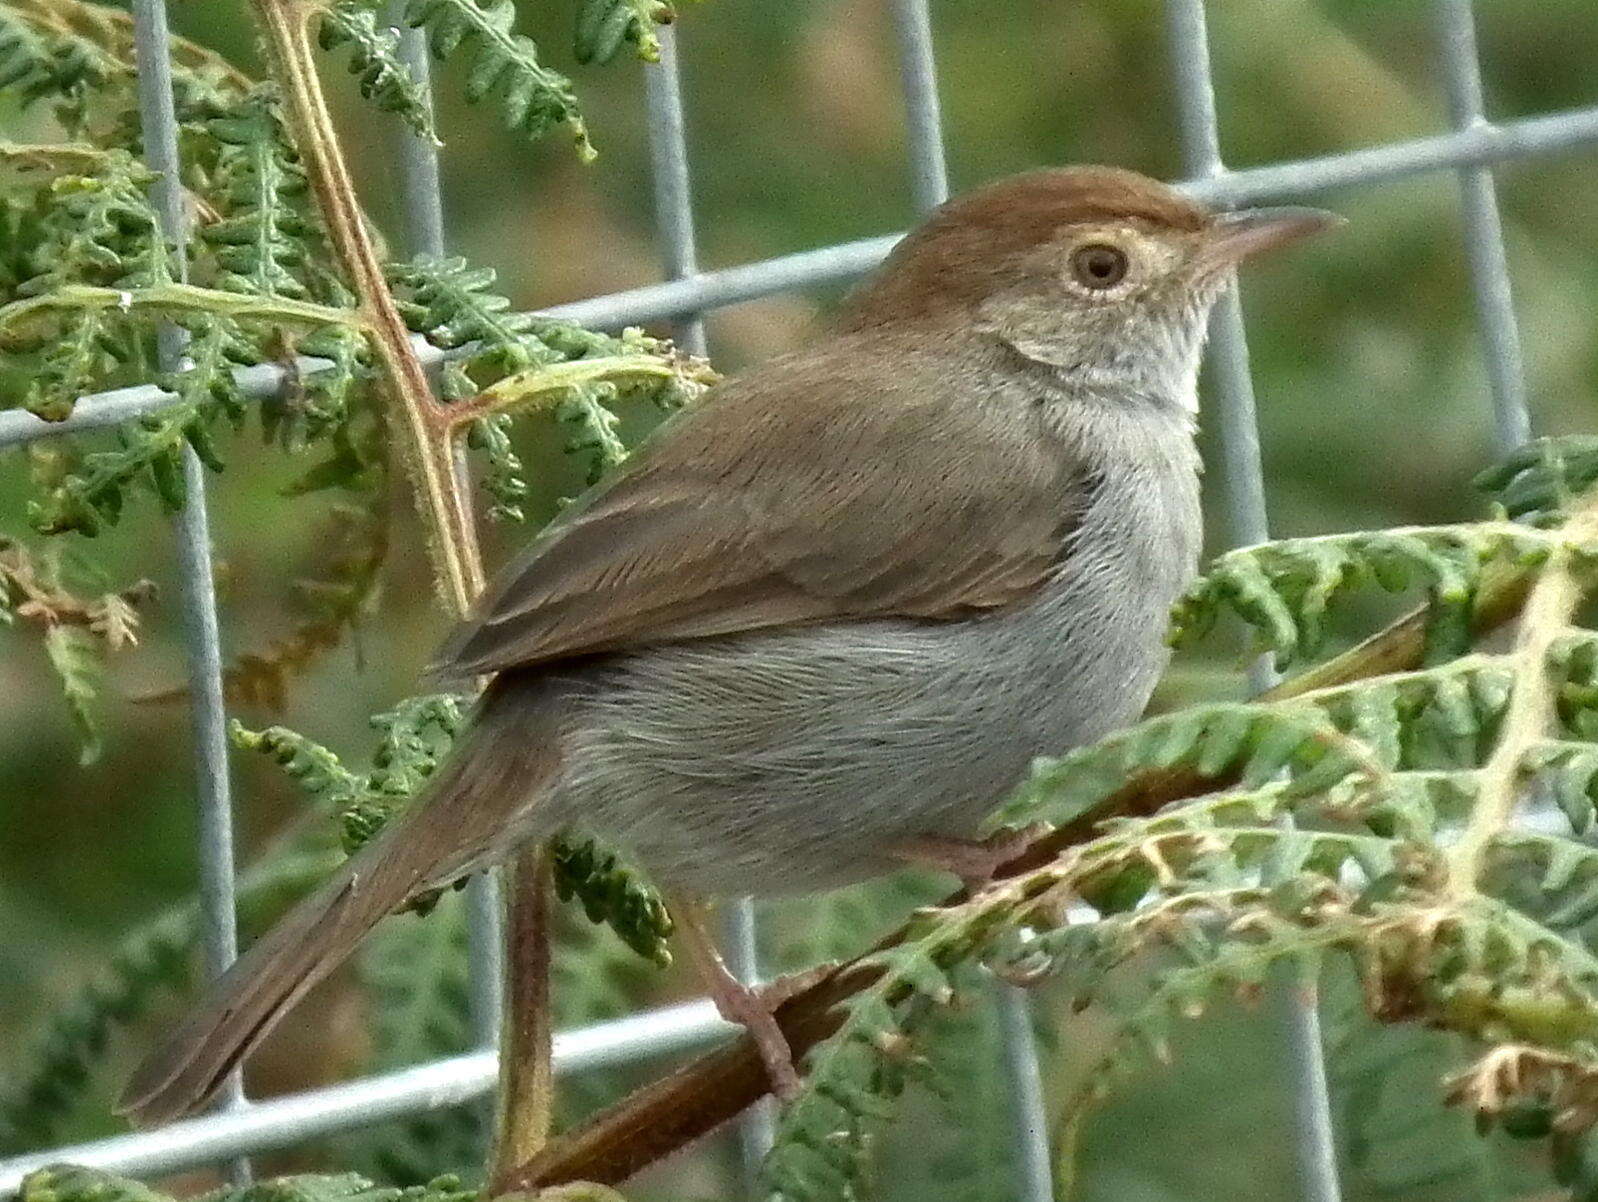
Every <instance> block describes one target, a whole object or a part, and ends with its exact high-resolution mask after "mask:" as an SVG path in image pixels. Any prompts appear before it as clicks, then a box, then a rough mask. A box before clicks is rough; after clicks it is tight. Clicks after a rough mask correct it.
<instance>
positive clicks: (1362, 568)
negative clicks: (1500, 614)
mask: <svg viewBox="0 0 1598 1202" xmlns="http://www.w3.org/2000/svg"><path fill="white" fill-rule="evenodd" d="M1551 545H1552V544H1551V543H1550V541H1549V539H1548V537H1547V536H1546V535H1545V534H1544V533H1543V532H1542V531H1539V530H1537V529H1534V528H1531V527H1527V526H1523V525H1517V524H1513V523H1509V522H1497V523H1487V522H1483V523H1475V524H1467V525H1457V526H1430V527H1426V526H1413V527H1404V528H1400V529H1396V530H1382V531H1375V532H1370V533H1365V532H1361V533H1356V534H1338V535H1328V536H1323V537H1318V538H1300V539H1287V540H1284V541H1282V542H1274V543H1265V544H1263V545H1261V546H1257V547H1242V548H1240V549H1238V550H1236V551H1230V552H1228V553H1227V554H1225V555H1223V556H1221V557H1220V558H1219V559H1218V560H1216V561H1215V563H1214V564H1213V565H1212V566H1211V567H1210V570H1209V571H1208V572H1206V573H1205V574H1204V576H1203V577H1202V578H1201V579H1200V580H1199V581H1198V583H1196V584H1195V585H1194V586H1193V587H1192V588H1191V589H1190V590H1189V591H1188V593H1187V595H1186V596H1185V597H1184V598H1183V599H1182V601H1181V603H1180V604H1179V605H1178V606H1177V609H1176V612H1175V615H1174V634H1173V638H1174V639H1175V640H1176V641H1178V642H1180V641H1184V640H1188V639H1191V638H1193V637H1196V636H1197V635H1199V634H1201V633H1203V632H1204V631H1206V630H1207V629H1208V628H1209V627H1210V626H1211V625H1212V624H1213V622H1214V619H1215V617H1216V615H1217V614H1218V613H1219V612H1220V611H1222V610H1223V609H1224V610H1230V611H1232V612H1233V613H1235V614H1236V615H1237V616H1238V617H1240V618H1241V619H1242V620H1243V621H1244V622H1246V623H1248V624H1249V625H1250V626H1252V627H1254V628H1255V630H1256V631H1258V632H1259V634H1260V636H1261V640H1262V641H1263V642H1264V643H1265V645H1266V646H1267V647H1268V648H1270V649H1271V650H1273V651H1275V653H1276V662H1277V664H1278V665H1279V666H1284V667H1285V666H1287V665H1289V664H1291V663H1292V662H1294V661H1295V660H1298V659H1302V658H1305V657H1308V656H1312V655H1314V654H1315V653H1316V652H1317V651H1319V650H1320V648H1321V645H1322V643H1323V642H1324V639H1325V617H1326V611H1327V607H1328V606H1329V605H1330V604H1331V603H1332V602H1333V601H1334V600H1335V599H1336V598H1337V597H1338V596H1339V595H1340V594H1341V593H1342V592H1343V591H1344V590H1346V589H1349V588H1352V587H1354V586H1356V585H1359V584H1363V583H1365V582H1367V581H1375V582H1376V583H1378V584H1380V585H1381V586H1382V587H1383V588H1385V589H1388V590H1390V591H1394V592H1396V591H1400V590H1403V589H1406V588H1409V587H1411V585H1412V584H1415V583H1417V582H1418V583H1420V584H1421V585H1422V586H1423V587H1424V588H1425V590H1426V594H1427V598H1428V603H1429V606H1430V624H1429V630H1428V642H1429V645H1431V646H1432V647H1433V648H1434V649H1435V655H1443V656H1446V655H1447V654H1449V653H1452V654H1459V653H1460V651H1461V650H1462V649H1463V648H1464V646H1465V645H1466V644H1468V642H1469V626H1468V617H1469V613H1470V607H1471V604H1472V602H1473V600H1474V598H1475V595H1476V592H1477V590H1478V588H1479V586H1480V583H1481V579H1482V573H1483V571H1484V570H1485V569H1486V567H1487V566H1488V565H1489V564H1493V563H1501V564H1508V565H1514V566H1518V567H1522V568H1533V567H1535V566H1536V565H1538V564H1539V563H1541V562H1542V561H1543V560H1544V559H1545V558H1546V557H1547V555H1548V551H1549V548H1550V546H1551ZM1594 550H1598V548H1594ZM1434 657H1435V656H1434Z"/></svg>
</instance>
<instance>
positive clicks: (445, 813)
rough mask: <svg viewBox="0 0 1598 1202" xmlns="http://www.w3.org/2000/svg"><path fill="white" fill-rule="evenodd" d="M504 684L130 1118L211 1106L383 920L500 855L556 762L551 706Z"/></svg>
mask: <svg viewBox="0 0 1598 1202" xmlns="http://www.w3.org/2000/svg"><path fill="white" fill-rule="evenodd" d="M502 680H503V681H504V683H501V682H500V681H496V682H495V685H494V686H493V687H492V688H491V689H490V691H489V693H488V694H487V695H486V696H485V697H484V701H483V704H482V706H481V707H480V710H479V713H478V716H477V718H476V719H475V720H474V722H473V724H472V727H471V729H470V730H469V732H468V733H467V735H466V737H465V738H464V739H463V740H462V741H461V743H460V744H459V745H458V746H457V749H456V751H455V753H454V754H453V755H452V756H451V757H450V760H449V762H448V763H446V764H445V765H444V767H443V768H442V769H441V770H440V771H439V773H438V775H437V776H435V777H434V779H433V781H432V782H430V783H429V786H428V788H427V790H426V791H425V792H424V793H423V794H422V795H421V796H419V797H418V798H417V799H416V800H415V802H413V803H412V805H411V806H410V808H409V809H408V810H407V811H406V812H405V813H404V814H403V815H401V816H400V817H399V818H398V819H397V820H396V821H395V822H394V823H392V824H391V825H390V827H389V829H387V830H385V831H384V832H383V833H382V834H381V835H379V836H378V838H377V839H375V840H374V841H373V842H372V843H371V844H369V845H368V846H367V847H366V848H364V849H362V851H361V852H359V853H358V854H357V855H355V856H354V857H352V858H351V859H350V860H349V861H348V862H347V863H346V864H344V865H343V866H342V868H340V870H339V871H338V872H337V873H335V874H334V876H333V878H332V879H331V880H329V881H328V882H327V883H326V884H325V885H323V886H322V887H321V888H320V889H318V890H317V891H316V892H315V893H313V894H312V895H311V896H309V897H307V898H305V899H304V900H302V901H301V902H300V903H299V904H298V905H296V906H295V907H294V908H293V909H292V910H291V911H290V912H289V913H288V915H287V916H286V917H284V918H283V919H282V920H281V921H280V922H279V923H278V924H277V925H276V926H275V927H273V928H272V930H270V931H268V932H267V933H266V934H265V935H263V936H262V937H261V938H260V939H259V940H257V941H256V943H255V945H254V946H253V947H251V948H250V950H249V951H248V952H247V953H246V954H245V955H244V956H243V957H242V958H241V959H240V960H239V961H238V962H237V963H236V964H234V965H233V967H232V968H230V969H229V970H228V972H227V973H226V974H224V975H223V977H222V978H221V980H219V981H218V982H217V983H216V985H215V987H214V989H213V990H212V993H211V995H210V997H209V998H208V999H207V1000H206V1002H205V1003H204V1004H203V1005H202V1006H200V1007H199V1008H198V1009H197V1010H195V1011H194V1012H193V1013H192V1014H191V1015H190V1016H189V1017H188V1018H187V1019H186V1020H185V1021H184V1022H183V1023H182V1025H180V1026H179V1027H178V1028H177V1030H176V1031H175V1032H173V1034H172V1035H171V1036H170V1038H168V1040H167V1041H166V1042H165V1043H164V1044H163V1045H162V1046H161V1047H160V1048H158V1049H157V1050H156V1051H155V1052H154V1053H153V1054H152V1055H151V1056H150V1057H149V1058H148V1059H146V1060H145V1061H144V1063H143V1064H142V1065H141V1066H140V1067H139V1069H138V1071H137V1072H135V1073H134V1075H133V1077H132V1079H131V1080H130V1081H129V1082H128V1086H127V1089H126V1090H125V1091H124V1092H123V1095H122V1098H121V1101H120V1103H119V1107H118V1108H119V1109H120V1110H121V1111H122V1112H123V1113H125V1114H127V1115H129V1116H131V1117H132V1118H133V1119H134V1120H135V1121H136V1122H138V1123H139V1124H141V1125H153V1124H157V1123H163V1122H167V1121H169V1120H171V1119H175V1118H179V1117H181V1116H183V1115H185V1114H188V1113H191V1112H193V1111H195V1110H198V1109H200V1108H202V1107H203V1106H204V1105H205V1104H206V1103H207V1102H208V1101H210V1100H211V1099H212V1098H213V1097H214V1096H215V1095H216V1093H217V1091H218V1090H219V1089H220V1088H221V1086H222V1083H223V1081H224V1080H226V1079H227V1077H228V1075H229V1074H230V1073H231V1072H232V1071H233V1070H234V1069H235V1068H237V1067H238V1065H239V1064H240V1063H242V1062H243V1060H244V1058H245V1057H246V1056H248V1055H249V1053H250V1052H251V1051H253V1050H254V1049H255V1047H256V1046H258V1045H259V1044H260V1042H261V1040H263V1039H264V1038H265V1037H266V1035H267V1033H268V1032H269V1031H271V1029H272V1028H273V1027H274V1026H275V1025H276V1024H277V1022H278V1020H279V1019H281V1018H282V1017H283V1015H284V1014H286V1013H287V1012H288V1011H289V1010H290V1009H291V1008H292V1007H293V1006H294V1005H295V1003H296V1002H298V1001H299V1000H300V999H301V998H302V997H304V995H305V994H306V992H307V991H309V990H310V989H311V987H312V986H314V985H315V984H316V983H317V982H318V981H320V980H321V979H322V978H323V977H325V976H327V974H328V973H330V972H332V971H333V969H334V968H336V967H338V965H339V964H341V963H342V962H343V961H344V960H345V959H347V958H348V957H349V955H350V954H351V953H352V952H353V951H354V950H355V948H356V946H357V945H358V944H359V943H360V941H361V939H362V938H363V937H364V936H365V935H366V933H367V932H368V931H370V930H371V929H372V928H373V927H374V926H376V925H377V923H378V922H380V921H381V920H382V919H383V918H384V917H385V916H386V915H388V914H390V913H392V912H393V911H395V910H397V909H399V908H400V907H401V906H403V905H404V904H405V902H406V901H408V900H409V899H411V898H413V897H415V896H417V895H418V894H420V893H424V892H426V891H427V890H430V889H436V888H439V887H440V886H443V885H448V884H450V883H451V882H453V881H455V880H457V879H458V878H460V877H462V876H465V875H466V874H468V873H470V872H472V871H473V870H475V869H477V868H479V867H481V866H483V864H484V863H486V862H487V861H488V860H489V859H491V858H492V857H494V856H495V855H497V854H498V853H499V850H500V848H499V844H500V843H501V841H502V840H503V837H504V834H505V831H506V828H507V827H508V826H510V825H511V823H512V821H513V819H517V818H519V815H518V813H517V811H519V810H521V809H522V808H523V807H525V806H527V805H528V804H529V802H530V801H531V800H532V799H533V798H534V797H536V795H537V794H538V793H540V792H543V791H544V790H545V789H547V786H548V783H549V781H550V779H551V777H552V776H553V769H554V766H555V763H556V759H557V752H556V748H555V743H554V739H553V737H552V736H553V734H554V731H553V729H552V726H553V723H552V722H548V721H540V720H539V719H540V717H546V718H547V717H548V716H549V714H548V711H549V710H550V709H551V707H550V706H549V705H547V704H544V703H542V702H543V699H542V698H541V697H539V696H538V695H537V694H536V692H534V690H532V689H529V688H528V687H527V686H526V685H525V684H519V683H518V682H512V681H509V680H505V679H504V678H502ZM540 711H543V712H542V713H541V712H540ZM543 826H544V824H543V823H541V822H538V821H536V820H535V821H534V822H533V823H532V824H531V825H530V826H529V827H527V829H526V830H525V833H524V834H523V832H518V834H522V836H523V837H524V838H527V839H531V838H539V837H543V836H545V835H548V834H551V833H553V829H554V822H553V820H552V821H551V822H550V824H549V829H548V830H545V829H543ZM518 841H520V840H518Z"/></svg>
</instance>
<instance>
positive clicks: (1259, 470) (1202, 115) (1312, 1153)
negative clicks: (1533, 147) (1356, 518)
mask: <svg viewBox="0 0 1598 1202" xmlns="http://www.w3.org/2000/svg"><path fill="white" fill-rule="evenodd" d="M1166 26H1167V34H1168V36H1169V39H1170V48H1171V59H1172V68H1173V75H1174V76H1175V81H1176V97H1177V115H1178V128H1179V132H1180V135H1181V143H1182V154H1183V159H1184V166H1185V168H1186V170H1187V172H1188V174H1190V175H1192V176H1195V177H1198V178H1201V179H1220V178H1224V177H1225V176H1226V175H1227V170H1226V165H1225V163H1224V162H1223V161H1222V159H1221V141H1220V125H1219V120H1218V116H1217V113H1216V109H1215V87H1214V80H1213V76H1212V74H1211V65H1210V50H1209V31H1208V29H1207V27H1206V22H1205V14H1204V0H1167V3H1166ZM1209 365H1210V371H1211V373H1212V379H1213V381H1214V383H1215V388H1216V392H1217V393H1218V394H1219V400H1220V406H1219V408H1220V433H1221V458H1222V483H1223V488H1224V492H1225V496H1226V509H1227V516H1228V518H1229V525H1230V537H1231V541H1232V543H1233V544H1234V545H1243V544H1248V543H1258V542H1264V541H1265V539H1266V538H1268V537H1269V534H1270V532H1269V527H1268V524H1267V521H1266V515H1265V473H1264V468H1263V466H1262V464H1261V460H1260V441H1259V422H1258V411H1257V407H1256V404H1255V399H1254V379H1253V375H1252V374H1251V373H1250V371H1249V363H1248V341H1247V335H1246V334H1245V332H1244V327H1243V306H1242V302H1241V300H1240V299H1239V297H1238V292H1237V288H1236V286H1233V287H1232V288H1229V289H1228V290H1227V293H1226V295H1225V296H1224V297H1223V298H1222V299H1221V302H1220V303H1219V304H1218V305H1217V306H1216V308H1215V312H1214V314H1213V316H1212V318H1211V322H1210V354H1209ZM1272 675H1273V674H1272V671H1271V668H1270V665H1269V663H1268V662H1267V661H1266V660H1265V659H1264V658H1263V657H1262V658H1261V659H1259V660H1257V661H1256V662H1255V664H1254V667H1253V670H1252V671H1251V673H1250V677H1251V683H1252V684H1253V685H1254V686H1255V688H1256V690H1259V689H1264V688H1266V687H1268V686H1269V685H1270V683H1271V681H1272ZM1282 1010H1283V1014H1284V1019H1285V1029H1286V1042H1287V1052H1288V1061H1289V1064H1290V1066H1291V1071H1292V1083H1291V1085H1292V1095H1293V1112H1294V1119H1295V1122H1294V1124H1293V1136H1294V1141H1293V1148H1294V1152H1295V1155H1296V1158H1297V1163H1298V1176H1299V1182H1300V1186H1301V1189H1302V1192H1303V1196H1304V1197H1305V1198H1306V1199H1309V1200H1311V1202H1338V1200H1339V1199H1340V1198H1341V1196H1342V1191H1341V1189H1340V1187H1339V1184H1338V1178H1337V1143H1336V1139H1335V1134H1334V1132H1333V1129H1332V1111H1331V1098H1330V1092H1329V1089H1328V1087H1327V1081H1326V1054H1325V1048H1324V1045H1323V1041H1322V1038H1321V1025H1320V1007H1319V991H1318V989H1317V987H1316V984H1315V982H1314V981H1292V982H1288V983H1286V985H1285V987H1283V988H1282Z"/></svg>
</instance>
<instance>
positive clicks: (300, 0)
mask: <svg viewBox="0 0 1598 1202" xmlns="http://www.w3.org/2000/svg"><path fill="white" fill-rule="evenodd" d="M253 3H254V5H255V10H256V12H257V14H258V16H259V19H260V22H261V26H262V28H263V30H264V31H265V34H266V40H267V45H268V48H269V51H270V55H271V60H272V63H273V65H274V67H275V72H274V74H275V75H276V77H277V79H278V81H279V83H280V84H281V85H282V87H283V92H284V97H285V100H286V103H287V106H288V117H289V123H290V128H291V129H292V130H293V133H294V137H295V141H296V143H297V144H298V147H299V150H300V154H301V156H302V159H303V161H304V165H305V173H306V176H307V177H308V179H309V180H310V184H311V188H312V191H313V193H314V195H315V197H316V203H317V207H318V209H319V210H320V212H321V215H322V220H323V222H324V223H325V224H326V226H327V231H328V241H329V243H330V245H331V247H332V249H333V253H334V255H335V256H336V257H337V259H338V261H339V265H340V266H341V267H342V268H343V271H344V274H345V275H346V277H347V278H348V279H349V281H350V283H351V285H352V286H353V288H354V290H355V295H356V299H357V302H358V306H359V310H360V313H361V317H362V320H363V321H364V322H365V323H366V324H367V325H368V326H369V327H370V330H371V337H372V341H373V353H374V355H375V356H376V358H377V361H378V364H379V367H380V369H381V371H382V374H383V378H384V381H385V382H386V383H387V385H388V392H389V404H388V405H387V406H386V407H385V410H384V413H385V418H386V420H387V423H388V428H389V435H390V438H391V440H392V443H393V444H394V445H395V446H397V447H398V448H399V450H400V461H401V462H402V463H403V464H404V465H405V471H406V473H407V475H408V476H409V477H410V481H411V485H412V488H413V491H414V493H415V498H416V505H417V508H418V509H419V510H420V511H421V515H422V520H423V524H424V527H425V528H426V530H427V532H428V537H427V548H428V555H429V558H430V559H431V561H432V565H433V572H434V579H435V584H436V586H437V588H438V590H439V593H440V595H441V596H442V598H443V600H444V603H445V605H446V606H447V607H448V608H449V609H450V611H451V612H452V613H454V614H455V615H456V616H457V617H460V616H464V615H465V614H466V613H467V611H468V610H469V609H470V607H471V604H472V602H473V600H475V598H476V597H477V595H478V593H480V592H481V591H482V589H483V583H484V582H483V569H482V556H481V552H480V549H479V547H478V542H477V528H476V525H475V523H474V522H473V520H472V513H471V507H470V503H469V500H468V498H467V496H466V495H465V494H464V493H463V491H462V490H461V489H460V488H459V487H458V486H457V482H456V477H455V470H454V438H455V433H456V431H457V430H458V429H459V428H460V420H459V418H458V417H457V416H456V415H454V414H452V413H451V409H452V406H448V405H443V404H441V403H439V401H438V400H436V399H435V398H434V396H433V393H432V389H431V387H430V385H429V383H428V379H427V375H426V372H425V371H424V370H423V368H422V365H421V362H420V361H419V360H418V359H417V357H416V353H415V351H414V349H413V348H412V345H411V336H410V331H409V330H408V329H407V328H406V326H405V322H404V320H403V319H402V318H401V317H400V314H399V310H398V309H397V308H396V307H395V304H394V298H393V296H392V295H391V294H390V293H389V290H388V285H387V282H386V280H385V278H384V275H383V268H382V264H381V262H380V260H379V257H378V254H377V250H376V248H375V247H374V246H373V244H372V240H371V238H370V237H369V236H368V234H367V231H366V226H365V224H364V221H363V218H362V214H361V209H360V203H359V201H358V199H357V197H356V194H355V188H354V185H353V184H352V183H351V180H350V175H349V171H348V169H347V168H346V166H345V163H344V156H343V152H342V150H341V148H340V146H339V142H338V135H337V133H336V132H335V130H334V128H333V121H332V118H331V116H330V115H329V113H328V109H327V102H326V99H325V98H324V96H323V94H322V87H321V81H320V80H319V79H318V77H317V73H316V60H315V56H314V54H313V50H312V42H313V32H312V29H313V24H314V22H315V21H316V20H317V17H318V14H319V11H320V8H321V5H320V4H319V3H317V2H316V0H253ZM481 415H482V412H481V410H480V409H479V410H478V411H477V412H475V413H474V416H481ZM529 861H530V862H532V863H533V864H534V865H536V864H537V862H538V853H530V854H529V855H528V856H524V857H523V867H522V869H521V870H520V871H518V872H517V873H516V874H515V877H514V879H513V880H512V882H511V886H510V889H511V898H512V900H511V911H512V915H513V920H515V921H518V927H517V934H516V944H515V948H514V950H515V952H516V953H517V954H516V955H515V956H513V958H512V959H511V961H510V963H509V964H508V966H507V976H508V978H509V984H508V986H507V988H508V990H509V992H510V995H511V996H512V998H513V999H521V1000H522V1001H519V1002H518V1004H526V1005H527V1006H528V1007H530V1008H526V1009H523V1010H521V1011H519V1012H515V1018H514V1021H513V1025H512V1026H510V1027H509V1028H507V1031H508V1034H507V1037H506V1039H507V1042H506V1045H505V1046H504V1047H503V1048H502V1053H501V1055H502V1061H503V1065H504V1067H503V1069H502V1077H501V1080H502V1082H503V1085H502V1091H503V1092H502V1097H501V1103H500V1104H501V1107H502V1114H504V1115H505V1116H506V1124H507V1125H506V1126H505V1128H504V1129H505V1130H508V1131H510V1132H511V1134H510V1135H509V1136H507V1137H506V1146H507V1148H514V1150H515V1153H516V1154H517V1155H519V1156H528V1155H531V1154H533V1153H534V1152H536V1151H537V1149H538V1147H539V1146H540V1145H541V1144H542V1142H543V1140H544V1139H545V1138H546V1136H547V1133H548V1130H549V1111H550V1103H551V1096H550V1082H551V1070H550V1059H549V1058H550V1045H551V1035H550V1031H549V1023H550V1021H551V1017H550V1009H549V1006H548V1004H547V1002H548V998H547V990H548V982H547V976H548V962H549V953H548V946H547V939H548V932H547V926H545V927H543V928H540V927H538V926H536V925H535V920H536V919H538V918H539V917H540V916H541V915H542V913H543V905H544V897H543V894H544V891H545V888H546V882H545V879H544V877H545V874H544V873H543V872H542V871H538V870H529V869H528V868H527V867H526V864H527V863H528V862H529ZM523 1052H525V1053H526V1058H525V1059H524V1058H523V1057H522V1053H523ZM506 1154H509V1153H506Z"/></svg>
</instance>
